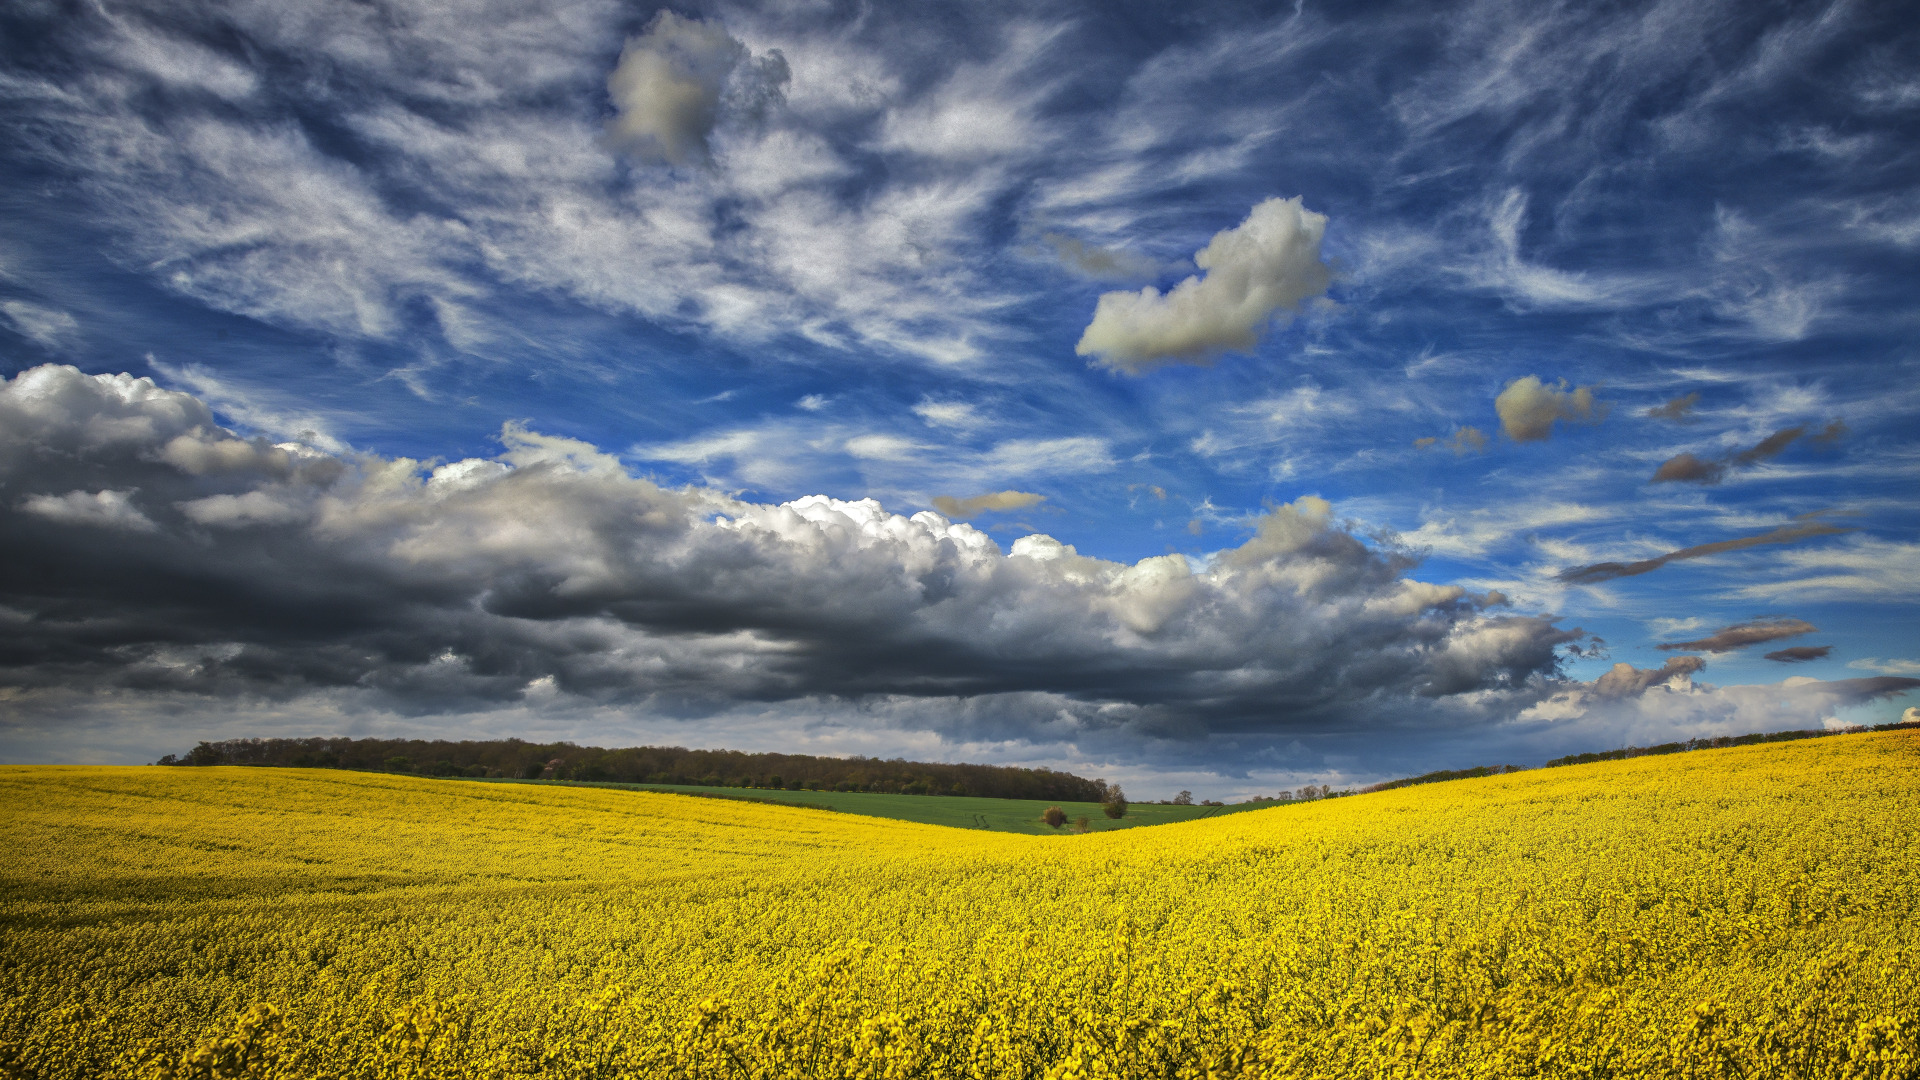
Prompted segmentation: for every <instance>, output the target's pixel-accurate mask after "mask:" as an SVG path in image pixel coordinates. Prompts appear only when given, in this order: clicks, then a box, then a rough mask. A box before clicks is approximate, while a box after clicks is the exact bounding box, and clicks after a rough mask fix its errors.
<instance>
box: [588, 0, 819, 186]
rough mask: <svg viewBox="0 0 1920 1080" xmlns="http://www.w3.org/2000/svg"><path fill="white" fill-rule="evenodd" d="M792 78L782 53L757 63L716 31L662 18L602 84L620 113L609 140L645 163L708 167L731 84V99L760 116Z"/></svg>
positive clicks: (667, 15)
mask: <svg viewBox="0 0 1920 1080" xmlns="http://www.w3.org/2000/svg"><path fill="white" fill-rule="evenodd" d="M736 74H738V75H739V76H741V77H740V78H739V79H736ZM789 78H790V75H789V73H788V69H787V62H786V58H785V57H783V56H781V54H780V52H779V50H777V49H776V50H773V51H772V52H770V53H769V54H767V55H766V56H765V57H762V58H760V59H759V60H754V59H752V58H750V57H749V55H748V51H747V47H746V46H745V45H742V44H741V43H740V42H738V41H736V40H734V38H733V36H732V35H731V34H729V33H727V31H726V29H725V28H724V27H722V26H720V25H719V24H718V23H710V22H703V21H701V20H699V19H689V18H684V17H682V16H679V15H676V14H674V13H673V12H671V11H662V12H660V13H659V14H658V15H656V16H654V19H653V21H652V22H651V23H649V24H647V29H646V32H645V33H643V34H641V35H640V36H639V37H635V38H631V39H629V40H628V41H627V45H626V48H624V49H623V50H621V52H620V62H619V63H618V64H617V65H616V66H615V67H614V69H613V73H612V74H611V75H608V76H607V93H608V95H609V96H611V97H612V99H613V105H614V109H615V110H616V113H617V115H616V116H615V117H614V118H613V119H612V120H611V121H609V122H608V124H607V138H608V140H609V142H611V143H612V144H613V145H615V146H618V147H620V148H622V149H624V150H627V151H629V152H631V153H633V154H635V155H636V156H639V157H641V158H642V159H645V160H651V161H663V162H667V163H668V164H672V165H700V164H705V163H707V161H708V160H709V158H710V154H709V149H708V145H707V138H708V136H709V135H711V134H712V133H713V129H714V125H715V123H716V122H717V121H718V119H719V115H720V107H721V101H722V98H723V97H724V96H725V95H726V94H727V92H728V88H729V85H728V84H729V82H730V81H736V82H738V83H739V84H740V85H738V86H737V88H736V94H743V95H745V96H746V99H747V101H748V102H749V103H750V107H751V108H752V109H756V110H764V109H765V108H767V107H769V106H770V105H772V104H775V103H778V102H779V101H781V100H782V96H781V88H782V87H784V86H785V85H786V83H787V82H788V81H789Z"/></svg>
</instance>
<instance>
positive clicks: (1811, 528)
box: [1555, 521, 1854, 585]
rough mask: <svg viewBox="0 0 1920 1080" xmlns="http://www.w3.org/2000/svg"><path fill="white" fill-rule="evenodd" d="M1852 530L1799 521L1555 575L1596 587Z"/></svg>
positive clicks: (1569, 570)
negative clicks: (1669, 566)
mask: <svg viewBox="0 0 1920 1080" xmlns="http://www.w3.org/2000/svg"><path fill="white" fill-rule="evenodd" d="M1853 531H1854V530H1852V529H1842V528H1840V527H1838V526H1834V525H1828V524H1826V523H1825V522H1820V521H1801V522H1799V523H1797V524H1792V525H1782V526H1780V527H1778V528H1775V529H1772V530H1770V531H1768V532H1764V533H1760V534H1759V535H1757V536H1742V537H1739V538H1737V539H1734V540H1716V541H1714V542H1713V543H1711V544H1698V545H1695V546H1694V547H1689V548H1681V549H1680V550H1678V551H1669V552H1667V553H1666V554H1665V555H1657V556H1655V557H1653V558H1651V559H1641V560H1640V561H1639V562H1631V563H1617V562H1605V563H1594V564H1592V565H1591V566H1575V567H1570V568H1568V569H1566V570H1562V571H1560V573H1559V574H1557V575H1555V576H1556V577H1557V578H1558V579H1559V580H1560V581H1564V582H1567V583H1568V584H1570V585H1596V584H1599V583H1600V582H1603V581H1613V580H1615V579H1616V578H1623V577H1634V576H1636V575H1639V574H1645V573H1650V572H1652V571H1654V570H1658V569H1660V568H1661V567H1663V566H1665V565H1667V564H1668V563H1670V562H1679V561H1681V560H1683V559H1699V558H1703V557H1705V556H1708V555H1718V554H1720V553H1721V552H1725V551H1741V550H1744V549H1746V548H1750V547H1758V546H1760V545H1762V544H1795V543H1799V542H1800V541H1802V540H1810V539H1812V538H1814V537H1816V536H1835V535H1838V534H1840V533H1849V532H1853Z"/></svg>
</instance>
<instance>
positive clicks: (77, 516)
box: [20, 491, 155, 532]
mask: <svg viewBox="0 0 1920 1080" xmlns="http://www.w3.org/2000/svg"><path fill="white" fill-rule="evenodd" d="M132 498H133V492H132V491H91V492H89V491H69V492H67V493H66V494H65V495H29V496H27V498H26V501H24V502H22V503H21V504H20V508H21V509H22V510H25V511H26V512H27V513H29V514H32V515H34V516H36V517H41V518H45V519H46V520H48V521H52V522H57V523H59V524H61V525H83V526H86V527H88V528H100V529H125V530H127V531H129V532H152V531H153V530H154V527H155V526H154V524H153V522H152V521H151V520H149V519H148V518H147V515H145V514H143V513H141V512H140V508H139V507H137V506H134V505H133V502H132Z"/></svg>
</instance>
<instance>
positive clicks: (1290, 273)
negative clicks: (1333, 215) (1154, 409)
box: [1073, 197, 1333, 375]
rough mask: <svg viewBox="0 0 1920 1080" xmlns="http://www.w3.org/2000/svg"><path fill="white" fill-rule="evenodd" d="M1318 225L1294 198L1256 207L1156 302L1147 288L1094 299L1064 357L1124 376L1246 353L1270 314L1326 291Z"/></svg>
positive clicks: (1321, 220) (1321, 221) (1327, 274)
mask: <svg viewBox="0 0 1920 1080" xmlns="http://www.w3.org/2000/svg"><path fill="white" fill-rule="evenodd" d="M1326 228H1327V218H1326V215H1324V214H1316V213H1314V212H1313V211H1311V210H1308V209H1305V208H1304V207H1303V206H1302V205H1301V202H1300V199H1299V198H1298V197H1295V198H1292V199H1279V198H1273V199H1268V200H1266V201H1265V202H1262V203H1259V204H1257V205H1256V206H1254V208H1253V210H1252V212H1250V213H1249V214H1248V215H1247V219H1246V220H1245V221H1243V222H1241V223H1240V224H1239V225H1237V226H1235V227H1234V228H1231V229H1226V230H1223V231H1221V232H1218V233H1215V234H1214V236H1213V239H1212V240H1211V241H1210V242H1209V243H1208V244H1207V246H1206V247H1204V248H1202V249H1201V250H1200V251H1198V252H1196V253H1195V254H1194V256H1193V261H1194V264H1195V265H1197V266H1198V267H1200V269H1201V270H1202V271H1203V272H1204V273H1203V274H1201V275H1195V276H1193V277H1189V278H1187V279H1186V280H1185V281H1182V282H1181V283H1180V284H1178V285H1176V286H1174V287H1173V290H1172V291H1171V292H1169V293H1166V294H1164V295H1162V294H1161V292H1160V290H1158V289H1156V288H1154V287H1153V286H1151V285H1149V286H1147V287H1146V288H1143V289H1141V290H1140V291H1139V292H1137V293H1136V292H1110V293H1104V294H1102V295H1101V297H1100V301H1099V303H1098V304H1097V305H1096V306H1095V307H1094V312H1093V321H1092V322H1090V323H1088V324H1087V328H1086V331H1085V332H1084V333H1082V334H1081V335H1080V341H1079V343H1078V344H1077V345H1075V346H1074V349H1073V351H1074V352H1075V353H1076V354H1078V355H1080V356H1096V357H1098V358H1099V359H1098V361H1097V362H1098V363H1099V364H1100V365H1102V366H1104V367H1108V368H1111V369H1113V370H1115V371H1121V372H1125V373H1126V374H1129V375H1138V374H1140V373H1142V372H1145V371H1148V370H1151V369H1152V368H1155V367H1158V366H1160V365H1161V364H1167V363H1203V362H1205V361H1207V360H1209V359H1211V358H1212V357H1214V356H1217V355H1219V354H1220V353H1223V352H1227V351H1229V350H1234V351H1241V352H1250V351H1252V349H1253V348H1254V346H1255V345H1257V344H1259V341H1260V337H1261V334H1262V333H1263V332H1264V331H1265V330H1266V328H1267V325H1268V324H1269V323H1270V322H1272V320H1273V319H1274V318H1275V317H1276V316H1278V315H1280V314H1282V313H1284V312H1291V311H1295V310H1298V308H1299V306H1300V304H1301V302H1302V301H1305V300H1309V299H1311V298H1313V297H1316V296H1320V295H1322V294H1324V293H1325V292H1326V291H1327V286H1328V284H1329V283H1331V282H1332V280H1333V274H1332V271H1331V270H1330V269H1329V268H1328V267H1327V264H1326V263H1325V262H1323V261H1322V260H1321V258H1320V240H1321V237H1322V236H1323V235H1325V233H1326Z"/></svg>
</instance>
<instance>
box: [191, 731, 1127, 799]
mask: <svg viewBox="0 0 1920 1080" xmlns="http://www.w3.org/2000/svg"><path fill="white" fill-rule="evenodd" d="M156 764H159V765H187V766H194V765H256V766H275V767H281V768H314V769H353V770H358V771H363V772H394V773H410V774H414V775H420V776H467V777H487V778H493V779H517V780H577V781H599V782H614V783H629V784H682V785H700V786H705V787H735V788H767V789H778V790H789V791H799V790H809V791H877V792H888V793H893V794H903V795H977V796H982V797H986V798H993V799H1051V800H1058V801H1062V802H1097V803H1104V802H1107V801H1108V800H1109V796H1110V793H1111V792H1112V791H1113V790H1114V789H1113V788H1111V787H1110V786H1109V785H1108V784H1107V782H1106V781H1104V780H1088V779H1086V778H1085V777H1081V776H1075V775H1073V774H1072V773H1063V772H1054V771H1053V770H1051V769H1025V768H1017V767H1013V766H1006V765H965V764H948V763H944V762H930V761H905V760H902V759H900V758H889V759H885V760H882V759H879V758H867V757H850V758H832V757H814V756H812V755H808V754H749V753H743V752H741V751H739V750H688V749H686V748H685V747H680V746H630V747H625V748H620V749H612V750H609V749H603V748H601V747H598V746H576V745H575V744H573V743H570V742H558V743H530V742H525V741H523V740H520V739H492V740H485V741H463V742H449V741H446V740H443V739H435V740H431V741H429V740H424V739H350V738H311V739H228V740H225V741H222V742H202V743H200V744H199V745H198V746H195V747H194V748H193V749H192V750H190V751H188V752H187V753H186V754H185V755H174V754H168V755H167V756H166V757H163V758H161V759H160V760H159V761H158V762H156Z"/></svg>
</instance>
